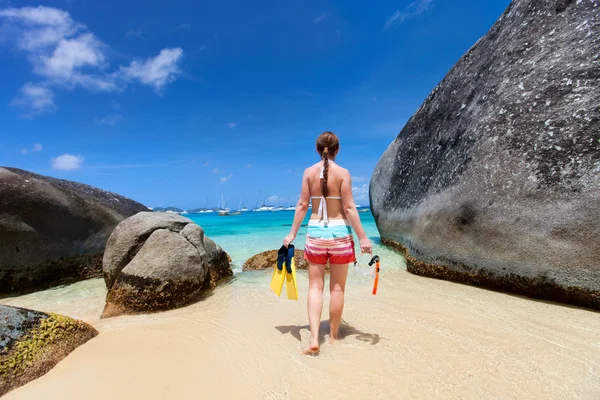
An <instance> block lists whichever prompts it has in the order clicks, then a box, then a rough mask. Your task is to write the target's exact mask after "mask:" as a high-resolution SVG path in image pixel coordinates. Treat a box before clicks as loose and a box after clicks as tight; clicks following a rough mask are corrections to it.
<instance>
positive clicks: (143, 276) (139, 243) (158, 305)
mask: <svg viewBox="0 0 600 400" xmlns="http://www.w3.org/2000/svg"><path fill="white" fill-rule="evenodd" d="M102 268H103V272H104V280H105V282H106V287H107V288H108V294H107V296H106V305H105V307H104V312H103V313H102V317H103V318H107V317H112V316H116V315H121V314H135V313H143V312H153V311H161V310H168V309H172V308H176V307H181V306H184V305H187V304H189V303H191V302H193V301H194V300H196V299H198V297H199V296H200V295H201V294H202V292H204V291H206V290H210V289H212V288H214V287H215V286H216V285H217V283H218V282H219V280H221V279H223V278H225V277H228V276H232V275H233V271H232V270H231V267H230V265H229V261H228V256H227V254H226V253H225V251H223V249H222V248H221V247H220V246H219V245H217V244H216V243H215V242H213V241H212V240H211V239H209V238H208V237H206V236H204V230H203V229H202V228H201V227H200V226H198V225H197V224H195V223H194V222H193V221H192V220H190V219H188V218H185V217H182V216H180V215H178V214H174V213H152V212H141V213H139V214H136V215H134V216H133V217H130V218H127V219H126V220H124V221H123V222H121V223H120V224H119V225H117V227H116V228H115V230H114V231H113V233H112V234H111V235H110V237H109V239H108V243H107V244H106V251H105V253H104V259H103V267H102Z"/></svg>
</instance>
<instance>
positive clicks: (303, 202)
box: [283, 170, 310, 247]
mask: <svg viewBox="0 0 600 400" xmlns="http://www.w3.org/2000/svg"><path fill="white" fill-rule="evenodd" d="M309 201H310V186H309V183H308V173H307V171H306V170H305V171H304V175H303V176H302V187H301V189H300V199H298V204H297V205H296V212H295V213H294V222H293V223H292V229H290V233H289V234H288V235H287V236H286V237H285V238H284V239H283V245H284V246H285V247H288V246H289V245H290V243H292V241H294V239H295V238H296V234H297V233H298V230H299V229H300V225H301V224H302V221H303V220H304V217H305V216H306V212H307V211H308V202H309Z"/></svg>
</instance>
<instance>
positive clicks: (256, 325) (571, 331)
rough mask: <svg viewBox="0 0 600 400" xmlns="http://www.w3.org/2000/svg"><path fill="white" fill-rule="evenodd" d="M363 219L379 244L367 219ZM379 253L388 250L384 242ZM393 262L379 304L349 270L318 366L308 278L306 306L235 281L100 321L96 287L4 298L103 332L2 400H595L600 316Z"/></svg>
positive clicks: (360, 275) (258, 282)
mask: <svg viewBox="0 0 600 400" xmlns="http://www.w3.org/2000/svg"><path fill="white" fill-rule="evenodd" d="M290 215H291V214H290ZM288 216H289V215H288ZM279 217H281V218H284V217H283V216H278V217H277V218H279ZM362 217H363V219H365V220H366V222H365V226H366V228H367V230H368V233H369V235H370V236H371V237H373V236H374V235H376V233H375V234H374V232H373V225H370V222H369V221H368V219H369V218H372V217H371V216H370V215H368V216H362ZM249 218H271V219H273V218H276V217H275V216H269V217H267V216H264V217H262V216H261V217H258V216H256V217H250V216H249ZM231 220H233V218H231ZM205 221H206V220H205ZM234 222H235V221H234ZM234 222H232V223H231V224H234ZM206 225H208V226H207V227H206V228H205V229H206V231H207V235H210V234H211V233H210V232H211V230H213V229H212V228H211V227H210V224H209V223H207V224H206ZM271 226H273V224H271ZM221 228H223V227H222V226H221ZM273 229H274V230H276V231H277V233H281V232H284V231H285V230H286V229H289V228H287V227H283V226H280V227H279V228H273ZM213 233H215V235H213V236H214V237H215V240H216V241H217V242H218V243H223V242H224V244H223V246H224V248H225V249H226V250H229V251H230V252H232V253H234V254H233V255H232V258H233V259H234V264H235V262H236V259H239V258H243V257H238V256H237V255H236V254H235V251H231V250H232V249H231V248H230V249H228V248H227V247H229V244H228V240H232V242H233V241H234V237H233V236H232V235H229V236H227V235H223V236H222V237H221V240H219V235H218V234H217V233H218V232H217V230H216V229H214V230H213ZM226 237H229V239H226ZM247 240H249V241H251V239H249V238H247ZM272 240H274V241H276V242H277V241H278V240H280V239H279V238H278V237H275V238H274V239H272ZM242 242H243V241H242ZM299 247H300V246H299ZM244 251H246V250H244ZM375 251H380V252H381V251H383V249H382V248H380V247H379V245H377V244H376V246H375ZM385 251H386V253H382V254H385V255H384V256H382V273H381V279H380V283H379V291H378V293H377V295H376V296H373V295H372V294H371V289H372V282H373V280H372V276H371V274H370V273H369V271H368V270H367V269H366V268H365V266H364V264H362V262H361V265H360V266H359V267H357V268H353V267H352V268H351V269H350V273H349V278H348V285H347V294H346V307H345V311H344V316H343V319H344V324H343V327H342V332H341V336H342V339H341V340H340V341H338V342H336V343H330V342H329V340H328V339H329V335H328V321H327V319H328V313H327V307H328V299H329V296H328V294H326V295H325V301H324V311H323V316H322V321H323V322H322V332H321V333H322V335H321V336H322V337H321V341H322V345H321V351H320V354H319V355H318V356H317V357H309V356H305V355H302V354H301V351H302V349H303V348H304V347H305V346H306V345H307V343H308V325H307V324H308V319H307V315H306V294H307V289H308V277H307V274H306V272H305V271H299V272H298V282H299V287H300V300H299V301H291V300H287V299H286V298H285V291H284V293H283V294H282V297H281V298H277V297H276V296H275V295H274V294H273V293H272V292H270V291H269V282H270V278H271V271H268V270H267V271H252V272H238V273H236V275H235V277H234V279H233V280H231V281H229V282H228V283H226V284H224V285H222V286H219V287H217V288H216V289H215V290H214V292H212V293H211V294H210V295H209V296H207V297H206V298H204V299H203V300H201V301H199V302H197V303H195V304H192V305H190V306H187V307H183V308H179V309H176V310H171V311H168V312H162V313H156V314H147V315H136V316H120V317H116V318H109V319H103V320H101V319H100V318H99V316H100V314H101V312H102V308H103V306H104V300H105V296H106V289H105V286H104V281H103V280H102V279H92V280H87V281H83V282H78V283H76V284H73V285H69V286H63V287H59V288H54V289H50V290H46V291H42V292H37V293H33V294H29V295H25V296H20V297H14V298H9V299H4V300H3V303H4V304H8V305H15V306H21V307H27V308H32V309H38V310H43V311H52V312H56V313H60V314H64V315H68V316H72V317H76V318H79V319H82V320H84V321H86V322H88V323H90V324H92V325H93V326H94V327H95V328H96V329H97V330H98V331H99V332H100V334H99V335H98V336H97V337H96V338H94V339H92V340H90V341H89V342H88V343H86V344H85V345H83V346H81V347H79V348H77V349H76V350H75V351H74V352H72V353H71V354H70V355H69V356H67V358H66V359H64V360H63V361H61V362H60V363H59V364H58V365H57V366H56V367H54V368H53V369H52V370H51V371H50V372H48V373H47V374H46V375H44V376H42V377H41V378H39V379H37V380H35V381H33V382H31V383H29V384H27V385H25V386H23V387H20V388H18V389H16V390H14V391H12V392H10V393H9V394H7V395H6V399H32V398H44V399H62V400H64V399H80V398H87V399H105V398H107V397H110V398H140V399H159V398H165V397H169V398H178V399H187V398H190V399H191V398H199V397H203V398H245V399H301V398H357V399H358V398H377V399H390V398H464V399H492V398H519V399H540V398H544V399H564V398H579V399H596V398H598V397H599V396H600V318H598V313H597V312H593V311H589V310H585V309H580V308H576V307H570V306H566V305H560V304H555V303H549V302H543V301H536V300H531V299H527V298H523V297H519V296H513V295H509V294H504V293H499V292H493V291H489V290H484V289H480V288H475V287H470V286H465V285H460V284H456V283H452V282H447V281H440V280H433V279H428V278H423V277H418V276H415V275H411V274H409V273H408V272H406V270H405V269H404V268H403V267H402V261H401V260H402V258H401V256H400V255H398V254H396V255H395V256H391V255H390V254H391V253H389V252H391V250H385ZM386 258H387V261H388V265H386ZM361 260H363V258H361ZM326 279H327V278H326Z"/></svg>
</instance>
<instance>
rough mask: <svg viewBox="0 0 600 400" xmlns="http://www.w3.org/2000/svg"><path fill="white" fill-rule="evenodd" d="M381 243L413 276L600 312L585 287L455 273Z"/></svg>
mask: <svg viewBox="0 0 600 400" xmlns="http://www.w3.org/2000/svg"><path fill="white" fill-rule="evenodd" d="M381 242H382V243H383V244H385V245H386V246H389V247H392V248H394V249H396V250H398V251H400V252H401V253H402V254H403V255H404V257H405V258H406V267H407V268H406V269H407V270H408V272H410V273H412V274H415V275H420V276H426V277H429V278H436V279H444V280H447V281H452V282H458V283H464V284H468V285H473V286H479V287H484V288H487V289H492V290H498V291H503V292H509V293H514V294H518V295H522V296H527V297H532V298H537V299H543V300H551V301H557V302H561V303H569V304H574V305H577V306H581V307H587V308H591V309H595V310H600V293H598V292H594V291H592V290H588V289H586V288H582V287H576V286H562V285H559V284H557V283H556V282H555V281H553V280H552V279H550V278H547V277H543V276H542V277H535V278H528V277H524V276H519V275H516V274H507V275H498V274H494V273H493V272H491V271H489V270H485V269H483V268H480V269H477V268H472V267H468V266H466V265H462V266H461V269H462V270H463V271H459V270H457V269H456V267H455V268H450V267H448V266H446V265H436V264H427V263H424V262H422V261H419V260H418V259H416V258H415V257H413V256H412V255H411V254H410V251H409V250H408V248H407V247H406V246H404V245H402V244H400V243H398V242H396V241H393V240H390V239H383V238H382V239H381Z"/></svg>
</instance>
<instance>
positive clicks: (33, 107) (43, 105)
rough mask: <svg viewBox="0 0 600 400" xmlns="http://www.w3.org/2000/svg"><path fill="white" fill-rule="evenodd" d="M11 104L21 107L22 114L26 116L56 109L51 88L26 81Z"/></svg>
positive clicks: (29, 116)
mask: <svg viewBox="0 0 600 400" xmlns="http://www.w3.org/2000/svg"><path fill="white" fill-rule="evenodd" d="M11 105H13V106H17V107H20V108H23V109H24V110H25V112H24V113H23V116H24V117H27V118H31V117H33V116H36V115H40V114H44V113H48V112H52V111H54V110H56V105H55V104H54V93H52V90H50V89H48V88H47V87H45V86H43V85H39V84H36V83H26V84H25V86H23V87H22V88H21V89H20V90H19V94H18V95H17V96H16V97H15V98H14V99H13V100H12V102H11Z"/></svg>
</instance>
